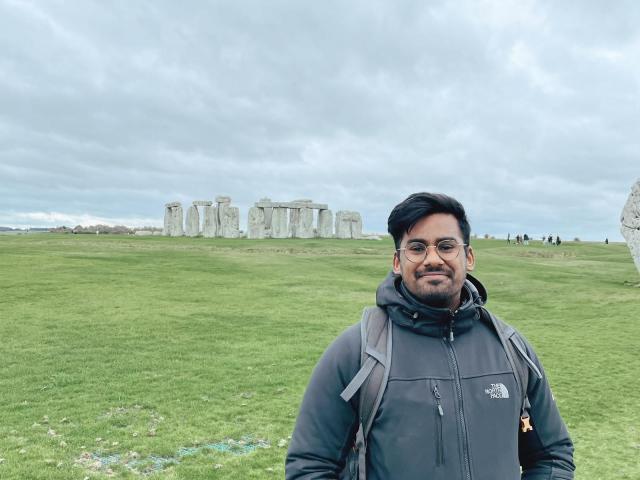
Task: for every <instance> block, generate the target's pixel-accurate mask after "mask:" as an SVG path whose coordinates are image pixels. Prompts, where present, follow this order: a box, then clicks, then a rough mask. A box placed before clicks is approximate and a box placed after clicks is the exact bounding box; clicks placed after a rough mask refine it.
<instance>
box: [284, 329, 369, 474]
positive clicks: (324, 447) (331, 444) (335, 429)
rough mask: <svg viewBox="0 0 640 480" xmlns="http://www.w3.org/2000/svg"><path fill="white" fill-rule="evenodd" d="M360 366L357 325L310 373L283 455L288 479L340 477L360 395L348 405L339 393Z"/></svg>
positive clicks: (341, 337) (327, 352)
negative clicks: (285, 451) (286, 450)
mask: <svg viewBox="0 0 640 480" xmlns="http://www.w3.org/2000/svg"><path fill="white" fill-rule="evenodd" d="M359 368H360V326H359V324H357V325H354V326H352V327H350V328H349V329H347V330H346V331H345V332H344V333H343V334H342V335H340V336H339V337H338V338H337V339H336V340H335V341H334V342H333V343H332V344H331V345H330V346H329V348H328V349H327V350H326V351H325V352H324V354H323V355H322V357H321V358H320V361H319V362H318V364H317V365H316V367H315V369H314V371H313V374H312V375H311V380H310V381H309V384H308V386H307V389H306V391H305V394H304V398H303V400H302V405H301V407H300V411H299V413H298V418H297V420H296V425H295V428H294V431H293V435H292V437H291V444H290V446H289V451H288V452H287V459H286V463H285V478H286V479H287V480H303V479H304V480H324V479H337V478H338V476H339V474H340V471H341V470H342V468H343V467H344V463H345V459H346V456H347V453H348V451H349V449H350V448H351V446H352V444H353V438H354V437H355V432H356V430H357V425H358V420H357V405H358V403H357V402H358V395H357V394H356V395H355V396H354V398H352V399H351V401H350V402H349V403H347V402H345V401H344V400H342V398H341V397H340V393H342V390H344V388H345V387H346V386H347V385H348V384H349V382H350V381H351V379H352V378H353V377H354V376H355V374H356V373H357V372H358V370H359Z"/></svg>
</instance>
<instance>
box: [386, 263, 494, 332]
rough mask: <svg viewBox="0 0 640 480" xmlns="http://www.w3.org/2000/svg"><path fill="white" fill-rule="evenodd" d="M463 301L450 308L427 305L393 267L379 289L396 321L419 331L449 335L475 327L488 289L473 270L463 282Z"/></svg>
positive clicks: (390, 315)
mask: <svg viewBox="0 0 640 480" xmlns="http://www.w3.org/2000/svg"><path fill="white" fill-rule="evenodd" d="M461 299H462V302H461V305H460V307H459V308H458V309H457V310H456V311H455V312H451V311H450V310H449V309H448V308H436V307H430V306H429V305H425V304H424V303H421V302H419V301H418V300H417V299H416V298H415V297H413V296H412V295H411V294H410V293H409V292H408V291H407V290H406V288H405V287H404V285H402V277H401V276H400V275H396V274H395V273H393V271H391V272H389V274H388V275H387V276H386V277H385V279H384V280H383V281H382V283H381V284H380V286H379V287H378V290H377V291H376V304H377V305H378V306H379V307H381V308H384V309H385V310H386V311H387V314H388V315H389V318H390V319H391V321H392V322H393V323H395V324H396V325H399V326H401V327H404V328H409V329H411V330H413V331H415V332H416V333H419V334H422V335H429V336H432V337H446V336H447V335H448V336H449V338H450V339H453V338H454V334H455V335H459V334H462V333H464V332H466V331H468V330H469V329H470V328H472V327H473V325H474V324H475V322H476V321H477V320H478V319H479V318H480V307H481V306H482V305H484V304H485V303H486V301H487V291H486V289H485V288H484V286H483V285H482V283H480V281H479V280H478V279H476V278H474V277H473V276H471V275H470V274H467V278H466V280H465V282H464V284H463V286H462V294H461Z"/></svg>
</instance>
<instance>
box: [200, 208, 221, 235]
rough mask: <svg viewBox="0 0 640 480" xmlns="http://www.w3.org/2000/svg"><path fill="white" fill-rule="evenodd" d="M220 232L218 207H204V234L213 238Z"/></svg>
mask: <svg viewBox="0 0 640 480" xmlns="http://www.w3.org/2000/svg"><path fill="white" fill-rule="evenodd" d="M217 234H218V209H217V208H216V207H213V206H210V205H209V206H205V207H204V220H203V225H202V236H203V237H206V238H213V237H215V236H216V235H217Z"/></svg>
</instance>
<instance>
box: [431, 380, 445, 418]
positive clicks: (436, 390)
mask: <svg viewBox="0 0 640 480" xmlns="http://www.w3.org/2000/svg"><path fill="white" fill-rule="evenodd" d="M433 396H434V397H436V405H437V406H438V414H439V415H440V416H441V417H442V416H444V410H442V405H441V404H440V399H441V398H442V397H441V396H440V391H439V390H438V385H434V386H433Z"/></svg>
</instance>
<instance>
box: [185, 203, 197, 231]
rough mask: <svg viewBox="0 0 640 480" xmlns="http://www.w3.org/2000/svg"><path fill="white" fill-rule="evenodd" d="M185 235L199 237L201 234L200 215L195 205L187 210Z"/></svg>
mask: <svg viewBox="0 0 640 480" xmlns="http://www.w3.org/2000/svg"><path fill="white" fill-rule="evenodd" d="M185 234H186V235H187V237H197V236H198V235H199V234H200V214H199V213H198V207H196V206H195V205H191V206H190V207H189V209H188V210H187V221H186V224H185Z"/></svg>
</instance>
